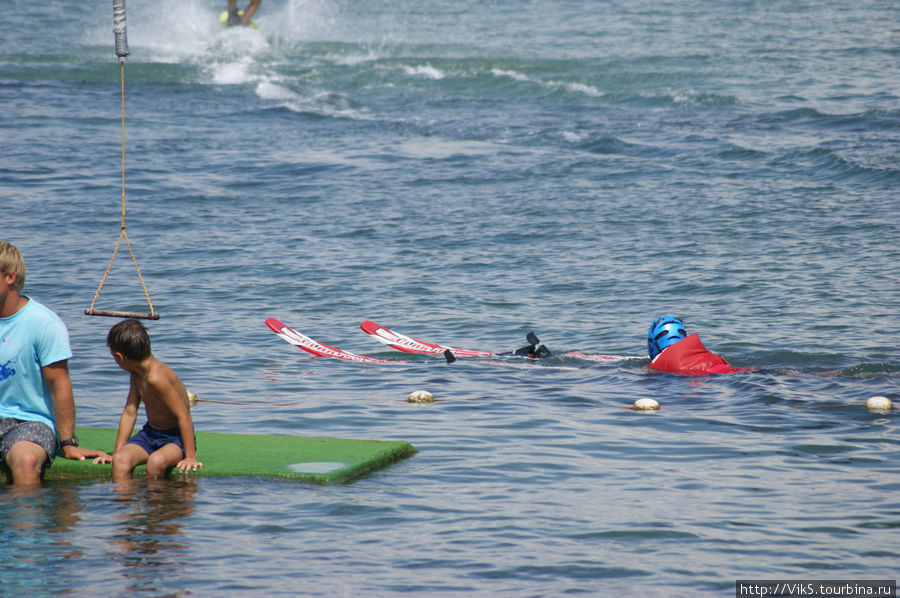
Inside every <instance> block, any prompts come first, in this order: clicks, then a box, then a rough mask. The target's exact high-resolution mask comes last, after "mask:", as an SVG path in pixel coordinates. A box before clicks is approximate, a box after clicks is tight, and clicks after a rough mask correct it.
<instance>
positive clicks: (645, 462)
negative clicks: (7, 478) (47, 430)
mask: <svg viewBox="0 0 900 598" xmlns="http://www.w3.org/2000/svg"><path fill="white" fill-rule="evenodd" d="M65 4H66V6H65V8H66V11H67V14H69V15H70V17H71V18H69V19H66V20H64V21H62V22H60V20H59V17H58V14H57V13H58V10H60V9H59V7H57V6H54V7H53V9H52V10H51V9H49V8H48V7H46V6H43V5H34V4H29V5H21V6H19V5H16V6H15V7H14V10H11V11H9V14H8V15H7V20H6V21H5V23H4V25H3V26H2V28H3V31H4V35H3V36H2V40H3V41H0V47H2V48H3V52H2V55H3V57H4V58H3V59H2V61H0V69H2V71H0V73H2V74H0V103H2V106H3V108H4V111H5V113H6V114H10V115H13V116H14V118H9V119H7V120H5V121H3V122H0V131H2V135H0V149H2V155H3V158H2V160H0V164H2V169H0V189H2V196H3V202H4V203H3V205H4V207H5V208H7V209H6V210H5V213H6V215H7V216H6V219H5V220H3V222H2V228H0V238H8V239H10V240H11V241H13V242H14V243H16V244H17V245H18V246H19V247H21V248H22V249H23V251H24V253H25V255H26V259H27V261H28V266H29V276H28V289H29V292H30V293H32V295H33V296H34V297H35V298H37V299H38V300H40V301H42V302H45V303H47V304H48V305H50V306H51V307H53V308H54V309H55V310H57V311H58V312H59V313H60V314H61V315H62V316H63V318H64V319H65V320H66V323H67V324H68V325H69V328H70V332H71V336H72V343H73V348H74V350H75V353H76V358H75V359H74V360H73V362H72V370H73V379H74V382H75V385H76V396H77V398H78V403H79V422H80V424H81V425H90V426H106V427H114V426H115V425H116V422H117V419H118V413H119V410H120V408H121V405H122V402H123V400H124V396H125V391H126V388H125V380H124V379H123V375H122V373H121V372H120V371H118V370H117V368H116V367H115V365H114V363H113V362H112V360H111V359H110V358H109V356H108V352H107V350H106V348H105V346H104V342H105V335H106V331H107V330H108V328H109V326H110V325H111V324H112V321H106V320H104V319H101V318H86V317H84V316H82V315H81V313H82V312H83V310H84V309H85V308H86V307H87V306H88V305H89V303H90V299H91V297H92V296H93V293H94V291H95V290H96V285H97V284H98V282H99V277H100V276H101V275H102V272H103V269H104V268H105V266H106V263H107V261H108V260H109V257H110V254H111V252H112V248H113V245H114V243H115V237H116V235H117V234H118V232H119V224H120V218H121V214H120V211H119V202H120V196H121V187H120V185H121V179H120V177H121V172H120V170H119V169H120V167H121V164H120V162H119V160H120V155H119V152H120V147H119V143H120V138H119V134H120V130H119V126H120V121H119V118H120V114H119V109H120V106H119V100H120V98H119V95H118V93H119V87H118V85H119V69H118V65H117V64H116V62H115V59H114V56H113V55H112V54H113V44H112V35H111V34H110V29H111V22H110V20H109V17H110V15H109V14H108V7H93V6H89V5H87V4H83V3H71V2H69V3H65ZM832 4H834V5H833V6H832V5H828V4H827V3H826V5H825V6H818V5H817V6H816V7H803V6H796V5H795V4H793V3H781V2H775V3H766V4H753V5H746V6H732V5H727V6H726V5H720V4H718V3H699V4H697V5H696V6H689V7H685V6H682V5H674V4H673V5H666V4H663V5H660V4H659V3H656V2H654V3H647V2H637V3H607V4H590V3H583V2H553V3H552V4H551V3H546V2H535V3H530V4H527V5H523V4H522V3H518V2H515V3H513V2H503V1H499V2H490V3H483V2H466V1H464V2H461V3H460V2H458V3H453V4H437V3H432V2H422V3H414V4H409V3H405V2H399V1H397V2H393V1H392V2H384V3H379V4H377V5H375V4H367V3H357V2H353V1H349V0H348V1H343V2H319V1H305V2H302V1H298V0H288V1H286V2H283V3H277V2H267V3H264V5H263V7H262V9H261V12H260V16H259V18H258V22H259V25H260V27H261V29H262V31H263V34H262V35H257V34H254V33H252V32H248V31H229V32H224V33H223V32H222V31H221V30H219V29H218V27H217V25H216V20H215V18H216V12H217V10H215V9H214V8H213V7H212V6H211V5H209V4H208V3H203V2H197V1H188V2H174V1H173V0H165V1H163V2H160V3H156V4H154V5H153V6H150V5H141V4H135V3H132V4H131V5H130V6H129V13H128V14H129V41H130V43H131V47H132V56H131V57H130V58H129V59H128V61H127V62H126V67H125V69H126V70H125V72H126V88H127V89H126V114H127V116H126V139H127V145H126V147H127V177H126V180H127V193H128V232H129V237H130V239H131V240H132V243H133V244H134V246H135V250H136V253H137V255H138V260H139V262H140V265H141V268H142V272H143V274H144V276H145V278H146V280H147V281H148V285H149V288H150V291H151V295H152V298H153V301H154V305H155V307H156V309H157V311H159V312H160V313H161V314H163V318H162V319H161V320H160V321H159V322H154V323H152V324H151V325H150V327H151V332H152V334H153V340H154V350H155V352H156V354H157V355H158V356H160V357H161V358H162V359H164V360H166V361H167V362H170V363H171V364H172V365H173V366H174V367H175V369H176V371H178V372H179V373H180V374H181V375H182V377H183V378H184V379H185V380H186V382H187V383H188V386H189V387H191V388H192V390H194V391H195V392H197V394H199V395H200V396H201V397H205V398H208V399H215V400H224V401H233V402H249V403H253V404H252V405H242V406H238V405H214V404H209V403H201V404H200V406H199V407H197V408H196V409H195V410H194V417H195V422H196V425H197V427H198V428H199V429H203V430H209V431H228V432H232V431H238V432H247V433H259V434H310V435H325V436H346V437H364V438H400V439H404V440H409V441H410V442H412V443H413V444H414V445H415V446H416V447H417V448H418V449H419V450H420V452H419V453H418V454H417V455H416V456H415V457H413V458H411V459H408V460H406V461H403V462H401V463H398V464H395V465H393V466H391V467H390V468H388V469H386V470H385V471H382V472H379V473H376V474H374V475H372V476H370V477H367V478H365V479H363V480H359V481H357V482H355V483H352V484H348V485H345V486H337V487H318V486H307V485H298V484H294V483H285V482H280V481H271V480H263V479H249V480H244V479H241V480H237V479H236V480H229V479H200V480H196V481H187V482H183V481H179V482H170V483H165V484H148V483H146V482H144V481H138V482H137V483H135V484H134V485H126V486H115V485H113V484H110V483H105V482H99V483H90V484H77V485H62V484H54V485H48V486H46V487H44V488H42V489H40V490H37V491H34V492H31V493H26V494H22V493H19V492H15V491H12V490H10V489H6V490H5V491H2V492H0V528H2V529H4V530H6V531H5V532H4V536H3V538H4V541H3V544H2V545H0V546H2V548H0V554H4V555H6V556H7V557H9V558H7V559H5V562H7V568H6V569H5V572H4V574H3V576H2V577H3V583H4V587H5V588H6V589H7V590H8V591H10V592H13V593H22V592H27V593H28V594H29V595H50V594H56V593H59V592H74V593H76V594H79V593H83V592H87V593H89V594H90V595H96V596H114V595H115V596H118V595H122V594H131V595H141V596H143V595H146V596H162V595H186V594H188V593H192V594H201V595H207V594H210V595H226V596H230V595H245V594H247V593H266V594H267V595H298V594H299V595H327V596H332V595H360V594H361V595H376V596H378V595H393V594H397V593H411V594H424V593H429V594H430V593H442V594H459V595H487V594H489V593H491V594H498V593H500V594H506V595H516V596H521V595H534V596H550V595H561V594H564V593H582V594H591V595H610V596H612V595H646V596H673V595H679V596H683V595H723V594H730V593H731V592H733V591H734V580H735V579H738V578H745V579H746V578H758V579H763V578H767V579H772V578H788V579H800V578H813V579H835V578H837V579H851V578H855V579H865V578H868V579H873V578H893V577H895V576H896V562H897V557H898V553H897V551H896V550H895V549H894V545H895V544H896V542H895V541H894V536H895V534H894V533H893V532H894V530H895V529H896V528H897V526H898V513H900V510H898V503H897V501H896V500H895V499H893V498H892V496H894V495H895V492H896V490H897V489H898V483H897V469H896V466H895V462H896V457H897V448H898V447H897V439H896V430H895V426H894V421H895V420H894V416H893V415H884V414H874V413H870V412H868V411H866V410H865V409H864V408H863V407H862V406H861V403H862V402H863V401H864V400H865V399H866V398H867V397H869V396H871V395H875V394H884V395H888V396H891V397H893V398H894V399H895V400H896V398H897V397H896V387H897V374H898V367H900V366H898V364H900V359H898V354H897V346H896V334H895V326H894V325H893V323H892V322H893V320H894V319H895V318H896V315H897V313H898V312H900V310H898V307H900V305H898V301H897V281H898V270H897V266H896V264H897V263H898V257H900V256H898V250H897V247H898V246H900V243H898V241H900V239H898V234H897V226H896V222H897V217H898V216H900V207H898V197H897V192H896V189H897V187H898V182H900V175H898V170H897V158H898V156H897V142H898V136H897V130H898V127H897V122H898V119H897V117H898V114H897V93H896V84H895V81H896V80H897V75H898V73H897V67H896V49H895V46H896V44H895V43H893V42H894V41H895V38H896V32H895V31H894V30H892V29H891V28H890V26H889V25H886V24H890V23H894V22H897V16H898V15H897V8H896V7H895V6H893V5H892V4H891V3H887V2H876V1H869V2H862V3H854V4H853V5H843V4H837V3H832ZM51 31H52V32H53V34H52V35H50V34H49V32H51ZM100 303H101V304H102V306H103V307H108V308H113V309H135V310H139V311H145V307H146V306H145V305H144V304H143V294H142V292H141V290H140V287H139V285H138V284H137V282H136V280H135V279H134V276H133V273H132V271H131V266H130V264H129V262H128V258H127V256H123V255H120V257H119V258H118V262H117V265H116V268H115V269H114V272H113V275H112V276H111V279H110V281H109V282H108V283H107V286H106V287H105V290H104V292H103V295H102V301H101V302H100ZM662 312H673V313H675V314H677V315H680V316H682V317H683V318H685V320H686V322H687V324H688V326H689V328H690V329H691V330H692V331H697V332H700V334H701V336H702V338H703V339H704V341H705V342H706V343H707V345H708V346H709V347H710V348H711V349H713V350H715V351H717V352H720V353H722V354H724V355H725V356H726V357H727V358H728V359H729V360H730V361H732V362H733V363H735V364H736V365H741V366H758V367H760V368H763V370H764V371H763V372H760V373H755V374H750V375H737V376H724V377H723V376H719V377H710V378H705V379H684V378H678V377H672V376H666V375H655V374H651V373H649V372H648V371H647V370H646V369H645V368H644V367H643V366H644V365H645V364H646V359H644V358H642V357H641V356H642V355H643V351H644V344H645V341H644V338H643V335H644V331H645V330H646V327H647V325H648V323H649V321H650V320H651V319H652V318H653V316H655V315H657V314H659V313H662ZM268 316H275V317H278V318H279V319H281V320H283V321H284V322H286V323H288V324H289V325H291V326H294V327H295V328H297V329H298V330H300V331H303V332H305V333H307V334H309V335H311V336H313V337H314V338H316V339H318V340H321V341H323V342H326V343H329V344H334V345H336V346H338V347H341V348H345V349H348V350H351V351H355V352H359V353H366V354H371V355H375V356H379V357H392V358H395V359H397V360H398V363H396V364H389V365H378V366H361V365H359V364H348V363H341V362H337V361H333V360H319V359H309V358H307V357H306V356H305V355H303V354H301V353H300V352H298V351H296V350H295V349H294V348H292V347H290V346H288V345H287V344H285V343H284V342H282V341H281V340H280V339H278V338H277V337H275V336H274V335H272V334H271V333H270V332H269V331H268V330H267V329H266V327H265V325H264V324H263V322H264V320H265V318H266V317H268ZM365 319H373V320H375V321H378V322H380V323H383V324H385V325H388V326H392V327H396V329H397V330H400V331H402V332H405V333H408V334H411V335H414V336H417V337H421V338H424V339H428V340H435V341H438V342H446V343H451V344H456V345H459V346H470V347H473V348H485V349H490V350H497V351H505V350H512V349H515V348H516V347H518V346H520V345H521V344H523V339H524V335H525V334H526V333H527V332H528V331H529V330H535V331H537V332H538V334H539V335H540V336H541V338H542V339H543V340H544V341H545V342H546V343H547V344H548V345H549V346H550V348H551V349H553V350H554V351H555V352H556V353H557V354H560V355H561V354H562V353H565V352H568V351H576V350H578V351H583V352H585V353H611V354H621V355H633V356H636V358H635V359H630V360H626V361H624V362H616V363H604V362H585V361H580V360H576V359H571V358H565V357H554V358H553V359H551V360H548V361H547V362H544V363H540V364H531V363H526V362H523V361H517V360H509V359H507V360H502V359H501V360H497V359H488V360H460V361H458V362H456V363H454V364H452V365H447V364H444V363H443V362H441V361H440V360H437V359H430V358H426V357H419V356H405V355H401V354H398V353H393V352H386V351H384V350H382V349H383V348H382V347H381V346H380V345H378V344H376V343H373V342H371V341H369V340H368V339H366V338H365V337H364V336H363V335H362V333H361V332H360V331H359V330H358V324H359V322H361V321H362V320H365ZM785 370H793V371H795V372H796V373H795V374H790V375H789V374H785V373H783V372H784V371H785ZM831 370H838V371H839V372H840V373H839V375H837V376H821V375H819V374H822V373H825V372H828V371H831ZM418 388H426V389H428V390H431V391H432V392H434V393H435V394H436V395H437V396H438V397H439V398H443V399H446V400H445V401H443V402H439V403H435V404H433V405H410V404H407V403H405V402H403V400H402V399H403V398H404V397H405V396H406V395H407V394H408V393H409V392H410V391H412V390H416V389H418ZM648 396H650V397H655V398H657V399H658V400H659V401H660V402H661V403H662V405H663V410H662V411H660V412H659V413H653V414H641V413H635V412H632V411H629V410H626V409H623V407H624V406H627V405H630V404H631V403H633V402H634V401H635V400H636V399H638V398H643V397H648ZM274 403H293V404H289V405H282V406H274ZM201 450H202V447H201ZM201 458H202V455H201ZM24 554H27V555H30V556H29V557H28V558H23V557H22V556H21V555H24ZM35 571H40V572H41V574H40V575H36V574H35Z"/></svg>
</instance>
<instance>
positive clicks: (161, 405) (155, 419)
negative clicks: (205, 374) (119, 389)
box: [131, 355, 190, 430]
mask: <svg viewBox="0 0 900 598" xmlns="http://www.w3.org/2000/svg"><path fill="white" fill-rule="evenodd" d="M141 366H142V367H141V369H140V370H139V371H135V372H132V373H131V384H132V388H133V389H134V390H135V391H136V395H137V397H138V399H139V400H140V401H143V403H144V409H145V411H146V412H147V422H148V423H149V424H150V425H151V426H152V427H154V428H156V429H157V430H172V429H175V428H178V419H179V415H183V414H184V413H185V412H190V402H189V399H188V394H187V389H186V388H185V387H184V383H182V382H181V379H180V378H179V377H178V375H177V374H176V373H175V372H174V371H173V370H172V368H170V367H169V366H168V365H166V364H165V363H163V362H161V361H159V360H158V359H156V358H155V357H154V356H153V355H150V356H149V357H147V358H145V359H144V360H143V362H142V363H141Z"/></svg>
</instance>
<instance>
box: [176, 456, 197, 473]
mask: <svg viewBox="0 0 900 598" xmlns="http://www.w3.org/2000/svg"><path fill="white" fill-rule="evenodd" d="M175 467H177V468H178V471H180V472H181V473H187V472H189V471H197V470H198V469H200V468H201V467H203V463H201V462H200V461H197V460H196V459H192V458H190V457H187V458H185V459H182V460H181V461H179V462H178V464H177V465H176V466H175Z"/></svg>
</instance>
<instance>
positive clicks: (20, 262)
mask: <svg viewBox="0 0 900 598" xmlns="http://www.w3.org/2000/svg"><path fill="white" fill-rule="evenodd" d="M0 273H2V274H15V275H16V281H15V282H14V283H13V288H14V289H16V290H17V291H19V292H21V291H22V289H23V288H25V258H24V257H22V252H21V251H19V250H18V249H17V248H16V246H15V245H13V244H12V243H9V242H7V241H0Z"/></svg>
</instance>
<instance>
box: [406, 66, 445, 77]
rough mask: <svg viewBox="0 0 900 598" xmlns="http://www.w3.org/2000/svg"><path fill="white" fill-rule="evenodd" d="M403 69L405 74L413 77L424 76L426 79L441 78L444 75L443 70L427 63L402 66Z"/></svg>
mask: <svg viewBox="0 0 900 598" xmlns="http://www.w3.org/2000/svg"><path fill="white" fill-rule="evenodd" d="M403 70H404V71H405V72H406V74H407V75H412V76H414V77H426V78H428V79H443V78H444V77H446V74H445V73H444V72H443V71H441V70H440V69H436V68H434V67H433V66H431V65H428V64H426V65H424V66H404V67H403Z"/></svg>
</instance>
